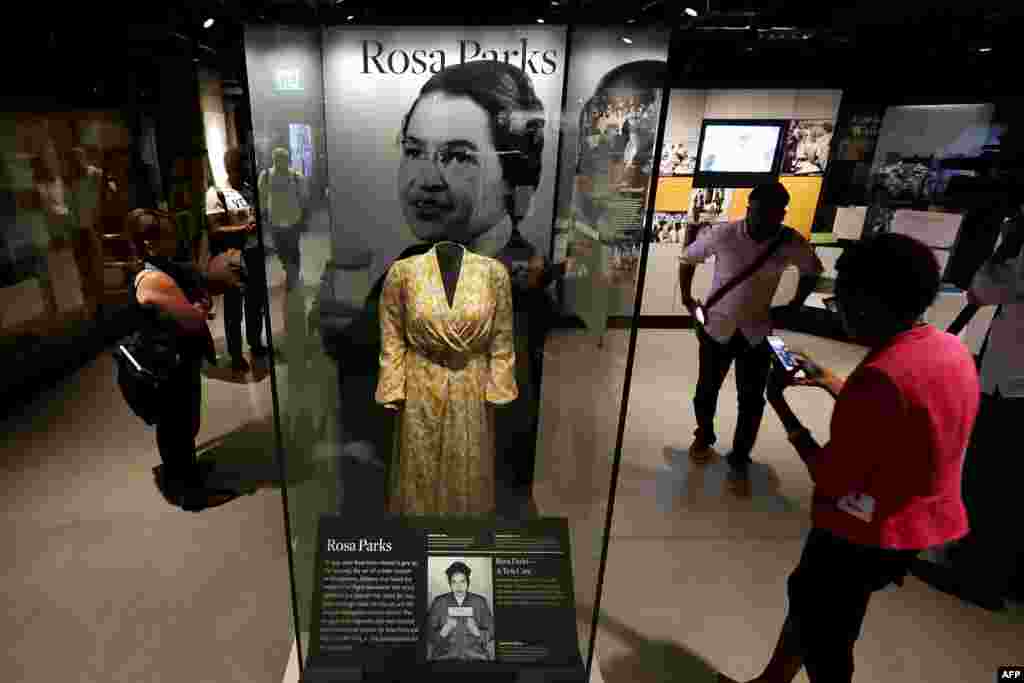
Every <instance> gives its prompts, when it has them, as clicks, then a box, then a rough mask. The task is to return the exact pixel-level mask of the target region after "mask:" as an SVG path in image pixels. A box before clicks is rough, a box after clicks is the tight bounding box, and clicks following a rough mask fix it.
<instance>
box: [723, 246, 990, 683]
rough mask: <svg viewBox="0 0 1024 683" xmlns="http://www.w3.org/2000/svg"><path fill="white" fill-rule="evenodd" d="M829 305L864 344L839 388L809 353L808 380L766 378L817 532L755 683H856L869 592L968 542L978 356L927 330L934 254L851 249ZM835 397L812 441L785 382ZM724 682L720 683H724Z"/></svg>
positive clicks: (935, 274) (792, 580) (919, 249)
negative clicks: (965, 471) (931, 552)
mask: <svg viewBox="0 0 1024 683" xmlns="http://www.w3.org/2000/svg"><path fill="white" fill-rule="evenodd" d="M836 270H837V271H838V280H837V282H836V296H835V298H834V299H832V300H829V301H828V302H826V303H827V304H828V305H829V308H830V309H831V310H833V311H835V312H836V313H838V314H839V316H840V319H841V320H842V323H843V326H844V328H845V329H846V331H847V333H848V334H849V335H850V337H851V338H853V339H854V340H856V341H857V342H859V343H862V344H864V345H866V346H868V347H869V348H870V349H871V350H870V352H869V353H868V355H867V357H866V358H865V359H864V360H863V361H862V362H861V364H860V365H859V366H858V367H857V369H856V370H855V371H854V372H853V374H852V375H850V377H849V379H847V380H845V381H844V380H842V379H840V378H839V377H838V376H836V375H835V374H834V373H832V372H830V371H828V370H826V369H824V368H821V367H820V366H818V365H816V364H814V363H813V362H812V361H810V360H809V359H807V358H805V357H798V359H799V361H800V366H801V369H802V370H803V372H804V375H805V377H803V378H801V379H797V378H796V377H795V376H793V375H789V374H787V373H784V372H783V371H781V370H780V369H778V368H776V370H775V371H774V372H773V373H772V377H771V378H770V380H769V384H768V401H769V403H771V405H772V406H773V407H774V408H775V411H776V413H778V415H779V418H780V419H781V421H782V423H783V425H784V426H785V427H786V431H787V432H788V434H789V439H790V442H791V443H792V444H793V446H794V447H795V448H796V449H797V452H798V453H799V455H800V457H801V459H803V461H804V462H805V463H806V464H807V467H808V469H809V470H810V473H811V477H812V479H813V480H814V500H813V513H812V520H813V528H812V530H811V532H810V535H809V536H808V538H807V542H806V544H805V546H804V550H803V553H802V555H801V558H800V562H799V564H798V565H797V568H796V569H795V570H794V571H793V573H792V574H791V575H790V577H789V580H788V598H789V611H788V614H787V616H786V621H785V624H784V625H783V628H782V635H781V636H780V638H779V642H778V644H777V645H776V648H775V652H774V653H773V655H772V658H771V661H769V663H768V665H767V667H766V668H765V671H764V673H762V674H761V675H760V676H759V677H758V678H757V679H755V680H757V681H759V682H764V683H767V682H769V681H771V682H773V683H775V682H785V683H788V682H789V681H791V680H792V679H793V678H794V677H795V676H796V674H797V672H799V670H800V668H801V667H805V668H806V669H807V673H808V677H809V678H810V680H811V682H812V683H816V682H818V681H828V682H829V683H842V682H844V681H851V680H852V679H853V646H854V643H855V642H856V640H857V638H858V637H859V635H860V629H861V624H862V623H863V620H864V614H865V611H866V610H867V605H868V601H869V599H870V597H871V594H872V593H873V592H875V591H877V590H881V589H882V588H884V587H886V586H888V585H889V584H890V583H897V584H900V585H902V582H903V578H904V577H905V576H906V574H907V572H908V570H909V567H910V564H911V562H912V561H913V560H914V558H915V557H916V556H917V554H918V553H919V552H920V551H921V550H924V549H927V548H929V547H932V546H936V545H941V544H944V543H947V542H949V541H953V540H956V539H959V538H961V537H963V536H964V535H965V534H966V533H967V530H968V528H967V514H966V511H965V509H964V505H963V501H962V500H961V497H960V474H961V470H962V466H963V459H964V452H965V449H966V448H967V443H968V439H969V437H970V434H971V428H972V426H973V424H974V419H975V416H976V415H977V412H978V401H979V398H978V397H979V383H978V373H977V370H976V369H975V365H974V359H973V358H972V356H971V354H970V352H969V351H968V350H967V348H966V347H965V346H964V345H963V343H961V342H960V340H959V339H958V338H956V337H954V336H953V335H950V334H946V333H945V332H942V331H940V330H938V329H936V328H934V327H932V326H931V325H928V324H926V323H923V322H921V318H922V315H923V314H924V312H925V310H926V309H927V308H928V307H929V306H930V305H931V303H932V302H933V301H934V299H935V297H936V295H937V294H938V289H939V266H938V262H937V261H936V259H935V256H934V255H933V254H932V252H931V250H930V249H929V248H928V247H927V246H925V245H924V244H922V243H921V242H918V241H917V240H914V239H912V238H909V237H905V236H903V235H896V234H883V235H880V236H877V237H875V238H870V239H867V240H865V241H863V242H861V243H860V244H858V245H856V246H855V247H853V248H850V249H847V250H846V251H845V252H844V253H843V256H842V257H841V258H840V259H839V261H838V263H837V264H836ZM793 384H798V385H802V386H816V387H821V388H824V389H826V390H827V391H828V392H829V393H830V394H831V395H832V396H833V397H834V398H836V407H835V410H834V411H833V414H832V424H831V438H830V440H829V442H828V443H827V444H825V445H824V446H819V445H818V444H817V442H816V441H815V440H814V437H812V436H811V434H810V432H809V431H808V430H807V429H806V428H805V427H804V426H803V425H802V424H801V423H800V420H799V419H798V418H797V417H796V415H794V414H793V412H792V410H790V408H789V405H788V403H787V402H786V399H785V397H784V395H783V390H784V389H786V388H787V387H788V386H791V385H793ZM723 680H727V679H724V677H723Z"/></svg>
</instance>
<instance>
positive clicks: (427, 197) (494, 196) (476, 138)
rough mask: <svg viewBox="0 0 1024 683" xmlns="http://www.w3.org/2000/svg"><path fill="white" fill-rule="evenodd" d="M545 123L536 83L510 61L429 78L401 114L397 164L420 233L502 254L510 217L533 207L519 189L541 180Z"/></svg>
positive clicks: (401, 192)
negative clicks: (520, 202)
mask: <svg viewBox="0 0 1024 683" xmlns="http://www.w3.org/2000/svg"><path fill="white" fill-rule="evenodd" d="M544 125H545V119H544V105H543V103H542V102H541V101H540V99H539V98H538V97H537V94H536V92H535V91H534V87H533V82H532V81H531V79H530V77H529V76H528V75H527V74H526V73H525V72H524V71H523V70H521V69H519V68H518V67H516V66H513V65H511V64H504V63H501V62H494V61H478V62H469V63H466V64H459V65H455V66H451V67H448V68H447V69H445V70H443V71H441V72H439V73H437V74H435V75H434V76H433V77H432V78H431V79H430V80H429V81H427V83H426V84H425V85H424V86H423V88H422V90H421V91H420V93H419V96H418V97H417V98H416V99H415V100H414V101H413V103H412V106H411V108H410V109H409V112H408V114H407V115H406V116H405V118H404V119H403V121H402V130H401V141H400V143H401V147H402V151H401V161H400V163H399V168H398V199H399V201H400V203H401V206H402V214H403V215H404V217H405V220H406V222H407V224H408V225H409V227H410V229H411V230H412V232H413V234H414V235H415V236H416V238H417V239H419V240H420V241H421V242H427V243H433V242H438V241H441V240H449V241H452V242H458V243H460V244H464V245H467V246H469V247H470V248H471V249H472V250H473V251H475V252H477V253H480V254H483V255H485V256H494V255H495V254H497V253H498V251H499V250H500V249H501V248H502V247H504V246H505V244H506V243H507V242H508V239H509V237H510V235H511V232H512V220H511V219H512V217H513V216H515V215H523V213H525V212H526V209H527V208H528V207H516V205H515V202H516V198H517V196H518V197H524V196H525V197H527V198H529V197H531V196H532V193H533V191H535V190H536V189H537V186H538V185H539V184H540V176H541V168H542V158H541V155H542V152H543V149H544ZM520 188H523V189H527V190H528V192H527V193H526V194H525V195H524V194H523V193H522V192H519V193H517V190H519V189H520ZM528 201H529V199H527V202H528ZM517 209H518V210H519V213H518V214H517Z"/></svg>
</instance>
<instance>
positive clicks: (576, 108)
mask: <svg viewBox="0 0 1024 683" xmlns="http://www.w3.org/2000/svg"><path fill="white" fill-rule="evenodd" d="M668 35H669V34H668V31H657V30H655V31H646V32H643V33H641V32H639V31H632V32H631V33H630V36H631V39H632V40H633V44H632V45H626V44H625V43H623V42H622V32H621V31H616V30H614V29H611V28H608V29H591V28H587V29H585V30H584V29H577V30H576V31H574V32H573V38H572V55H571V57H570V60H569V82H568V83H567V85H566V107H565V125H564V128H563V131H562V134H563V135H565V136H566V137H565V140H564V142H563V144H562V159H561V162H562V168H563V172H562V176H561V180H560V183H561V187H560V188H559V194H558V196H559V206H558V215H559V217H562V216H564V215H565V214H566V213H568V211H569V208H570V207H571V205H572V197H573V175H574V174H573V172H572V171H573V169H575V168H576V164H577V160H578V159H577V157H578V147H579V133H580V131H579V118H580V112H581V111H582V110H583V108H584V106H585V105H586V103H587V101H588V100H589V99H590V98H591V97H593V95H594V91H595V89H596V88H597V86H598V84H599V83H600V81H601V79H602V78H604V77H605V76H606V75H607V74H608V73H609V72H610V71H612V70H613V69H615V68H616V67H619V66H622V65H623V64H628V63H631V62H641V61H648V60H654V61H665V59H666V55H667V53H668Z"/></svg>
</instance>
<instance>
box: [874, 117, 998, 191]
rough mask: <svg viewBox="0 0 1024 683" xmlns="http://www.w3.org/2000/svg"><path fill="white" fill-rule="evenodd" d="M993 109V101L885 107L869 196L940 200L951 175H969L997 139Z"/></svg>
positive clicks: (950, 188) (953, 186)
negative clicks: (986, 102)
mask: <svg viewBox="0 0 1024 683" xmlns="http://www.w3.org/2000/svg"><path fill="white" fill-rule="evenodd" d="M994 112H995V108H994V105H992V104H957V105H933V106H928V107H920V106H899V107H889V108H888V109H886V111H885V115H884V117H883V119H882V125H881V131H880V133H879V136H878V142H877V145H876V148H875V153H874V160H873V162H872V169H871V170H872V172H871V175H870V179H869V189H870V191H871V193H872V195H873V198H874V201H882V200H887V201H888V203H889V204H892V205H909V204H921V205H925V204H942V203H945V202H946V195H947V191H949V193H950V194H953V195H955V192H956V184H952V181H953V179H954V178H957V177H958V176H968V177H970V176H972V175H974V173H976V171H977V169H978V168H979V167H984V166H985V165H986V163H987V162H986V159H987V157H988V156H989V155H990V154H991V150H992V149H994V146H995V145H997V144H998V142H999V136H1000V133H1001V127H1000V125H999V124H997V123H994V122H993V120H992V119H993V116H994ZM951 199H955V197H951Z"/></svg>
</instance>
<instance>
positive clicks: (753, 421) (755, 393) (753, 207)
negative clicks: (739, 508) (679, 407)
mask: <svg viewBox="0 0 1024 683" xmlns="http://www.w3.org/2000/svg"><path fill="white" fill-rule="evenodd" d="M788 204H789V193H788V192H787V191H786V188H785V187H783V186H782V184H781V183H778V182H774V183H767V184H764V185H759V186H757V187H755V188H754V190H753V191H752V192H751V193H750V200H749V204H748V208H747V217H746V218H745V219H744V220H742V221H737V222H735V223H726V224H722V225H716V226H713V227H711V228H709V229H705V230H703V231H702V232H701V233H700V235H698V237H697V239H696V240H694V242H693V243H692V244H690V245H689V246H688V247H686V248H685V249H683V253H682V255H681V256H680V262H681V264H680V269H679V278H680V287H681V288H682V295H683V304H684V305H685V306H686V308H687V309H688V310H689V311H690V314H691V315H694V314H695V309H696V305H697V302H696V301H695V300H694V298H693V295H692V294H691V291H690V290H691V284H692V282H693V273H694V270H695V269H696V265H697V264H698V263H703V262H704V261H705V259H707V258H708V257H709V256H714V257H715V277H714V283H713V285H712V294H711V295H712V296H714V292H716V291H717V290H719V289H721V288H722V287H723V286H724V285H726V284H727V283H728V282H729V281H731V280H733V279H734V278H735V277H736V276H737V275H739V274H741V273H742V272H743V271H744V270H746V269H747V268H748V267H749V266H750V265H752V264H753V263H754V262H755V261H756V260H757V259H758V258H759V257H760V256H761V254H762V253H763V252H764V251H765V250H767V249H771V248H772V247H773V244H774V243H775V242H776V239H777V238H779V237H780V236H781V235H782V233H783V231H785V236H784V241H783V242H782V244H781V246H779V247H778V248H777V249H776V250H775V251H774V253H773V254H772V256H771V257H770V258H769V259H768V260H767V261H766V262H765V263H764V264H763V265H762V266H761V267H760V268H759V269H758V270H757V271H756V272H755V273H753V274H752V275H750V277H748V278H747V279H745V280H744V281H743V282H741V283H740V284H739V285H737V286H736V287H734V288H733V289H732V290H731V291H729V292H728V293H727V294H726V295H725V296H724V297H722V299H721V300H720V301H718V302H717V303H716V304H715V305H714V306H713V307H712V308H710V309H709V310H708V311H707V321H706V323H707V324H706V326H705V327H701V326H699V325H698V327H697V338H698V340H699V341H700V354H699V362H700V374H699V379H698V381H697V392H696V396H695V397H694V400H693V407H694V412H695V413H696V417H697V430H696V432H695V433H694V436H695V440H694V443H693V446H691V448H690V457H691V459H693V460H694V461H695V462H697V463H706V462H707V461H708V460H709V459H710V458H711V456H712V450H711V446H712V445H713V444H714V443H715V441H716V437H715V425H714V421H715V411H716V408H717V406H718V394H719V391H720V390H721V388H722V383H723V382H724V381H725V376H726V375H727V374H728V373H729V367H730V366H731V365H732V362H733V360H735V361H736V388H737V393H738V394H739V416H738V418H737V421H736V435H735V438H734V439H733V444H732V452H731V453H730V454H729V457H728V462H729V466H730V481H732V482H740V483H741V482H743V481H745V480H746V479H747V471H748V469H749V466H750V462H751V460H750V452H751V451H752V450H753V448H754V442H755V441H756V440H757V432H758V430H759V428H760V426H761V417H762V416H763V414H764V405H765V399H764V390H765V384H766V382H767V379H768V372H769V370H770V369H771V358H772V353H771V350H770V349H769V346H768V342H767V341H765V337H766V336H767V335H769V334H771V332H772V324H773V319H772V316H773V311H772V308H771V304H772V299H773V298H774V296H775V291H776V290H777V289H778V287H779V280H780V279H781V278H782V272H783V271H784V270H785V269H786V268H788V267H789V266H796V267H797V268H799V270H800V275H801V277H800V285H799V287H798V289H797V293H796V296H794V297H793V301H792V302H791V303H789V304H788V305H787V306H785V307H784V310H782V311H776V315H779V314H782V316H781V317H782V318H783V319H785V317H786V316H785V314H787V313H791V312H795V311H797V310H799V309H800V307H801V306H802V305H803V303H804V301H805V300H806V299H807V297H808V295H809V294H810V293H811V292H813V291H814V287H815V285H816V284H817V281H818V276H819V275H820V274H821V272H822V271H823V270H824V268H823V266H822V264H821V261H820V260H819V259H818V256H817V255H816V254H815V253H814V248H813V247H812V246H811V245H810V244H809V243H808V242H807V240H805V239H804V238H803V236H802V235H800V234H799V233H798V232H796V231H795V230H793V229H792V228H788V227H786V226H784V225H783V224H782V220H783V218H785V215H786V206H787V205H788Z"/></svg>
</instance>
